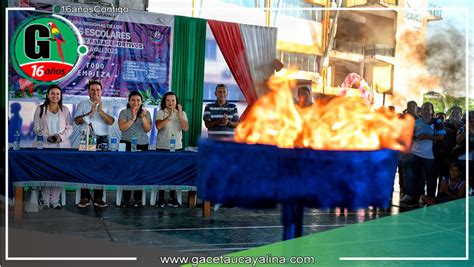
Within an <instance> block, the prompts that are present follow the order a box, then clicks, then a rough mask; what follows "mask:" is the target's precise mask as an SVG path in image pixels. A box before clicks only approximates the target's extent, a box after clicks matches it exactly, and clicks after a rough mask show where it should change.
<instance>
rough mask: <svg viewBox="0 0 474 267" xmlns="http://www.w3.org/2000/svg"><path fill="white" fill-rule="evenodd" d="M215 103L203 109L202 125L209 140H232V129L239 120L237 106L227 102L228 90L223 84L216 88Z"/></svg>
mask: <svg viewBox="0 0 474 267" xmlns="http://www.w3.org/2000/svg"><path fill="white" fill-rule="evenodd" d="M215 95H216V97H217V100H216V102H214V103H210V104H207V105H206V107H205V108H204V116H203V120H204V124H205V126H206V128H207V129H208V135H209V138H210V139H233V137H234V129H235V127H237V125H238V124H239V121H240V118H239V113H238V111H237V106H236V105H235V104H231V103H229V102H228V101H227V96H228V89H227V87H226V86H225V85H224V84H218V85H217V86H216V91H215Z"/></svg>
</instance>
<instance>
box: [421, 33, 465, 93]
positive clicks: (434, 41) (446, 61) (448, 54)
mask: <svg viewBox="0 0 474 267" xmlns="http://www.w3.org/2000/svg"><path fill="white" fill-rule="evenodd" d="M465 38H466V36H465V35H464V34H463V33H461V32H460V31H459V30H458V29H457V28H455V27H454V26H452V25H445V26H443V27H437V28H436V29H435V32H434V33H433V34H432V35H431V36H430V37H429V38H428V40H427V43H426V59H425V64H426V68H427V70H428V73H429V74H430V75H432V76H436V77H439V87H440V88H441V90H442V93H444V94H446V95H451V96H456V97H459V96H465V91H466V90H465V88H466V45H465V44H466V39H465Z"/></svg>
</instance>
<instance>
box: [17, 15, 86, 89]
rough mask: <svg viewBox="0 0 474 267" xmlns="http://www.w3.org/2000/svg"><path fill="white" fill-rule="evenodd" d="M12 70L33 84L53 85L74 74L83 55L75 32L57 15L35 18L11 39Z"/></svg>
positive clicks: (78, 37)
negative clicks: (13, 68)
mask: <svg viewBox="0 0 474 267" xmlns="http://www.w3.org/2000/svg"><path fill="white" fill-rule="evenodd" d="M11 48H12V49H11V53H12V59H13V66H14V67H15V69H16V71H17V72H18V73H19V74H20V75H22V76H24V77H25V78H27V79H29V80H31V81H33V82H36V83H43V84H49V83H56V82H59V81H62V80H64V79H65V78H67V77H68V76H69V75H70V74H72V73H73V72H74V70H75V69H76V67H77V66H78V65H79V63H80V61H81V59H82V57H83V56H84V55H85V54H87V46H85V45H84V44H83V40H82V37H81V35H80V33H79V30H78V29H77V28H76V27H75V26H74V25H73V24H72V23H71V22H70V21H69V20H67V19H66V18H64V17H62V16H59V15H56V14H54V15H41V16H35V17H33V18H32V19H30V20H27V21H25V22H23V23H22V24H21V25H20V26H19V27H18V29H17V31H16V32H15V34H14V36H13V43H12V45H11Z"/></svg>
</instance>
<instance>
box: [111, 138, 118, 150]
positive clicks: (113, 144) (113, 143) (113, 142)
mask: <svg viewBox="0 0 474 267" xmlns="http://www.w3.org/2000/svg"><path fill="white" fill-rule="evenodd" d="M117 141H118V140H117V137H115V136H113V137H112V138H111V139H110V150H111V151H117Z"/></svg>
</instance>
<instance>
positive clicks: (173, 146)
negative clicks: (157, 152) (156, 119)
mask: <svg viewBox="0 0 474 267" xmlns="http://www.w3.org/2000/svg"><path fill="white" fill-rule="evenodd" d="M175 151H176V136H175V135H174V133H172V134H171V138H170V152H175Z"/></svg>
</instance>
